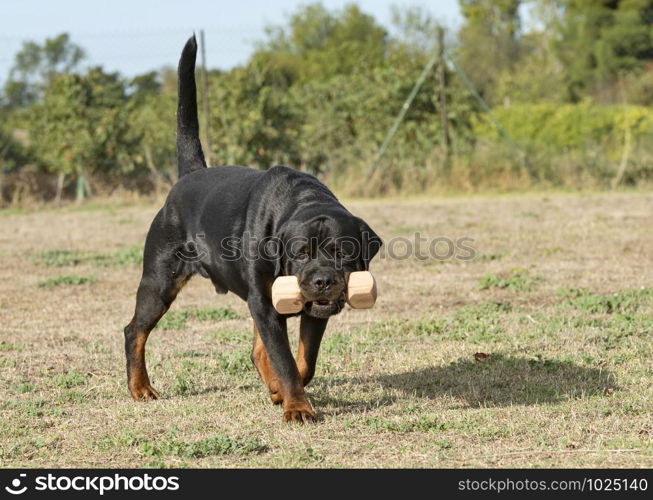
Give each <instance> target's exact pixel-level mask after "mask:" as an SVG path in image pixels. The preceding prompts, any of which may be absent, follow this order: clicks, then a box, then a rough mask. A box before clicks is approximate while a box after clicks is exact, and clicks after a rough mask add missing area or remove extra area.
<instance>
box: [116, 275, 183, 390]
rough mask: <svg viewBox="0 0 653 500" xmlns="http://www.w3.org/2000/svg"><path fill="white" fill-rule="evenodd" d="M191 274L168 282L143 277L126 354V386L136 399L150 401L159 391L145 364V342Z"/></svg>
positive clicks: (126, 341) (131, 323) (126, 345)
mask: <svg viewBox="0 0 653 500" xmlns="http://www.w3.org/2000/svg"><path fill="white" fill-rule="evenodd" d="M188 278H189V276H188V277H186V278H182V279H179V280H175V281H173V282H168V283H160V282H157V280H156V279H153V278H152V277H146V276H144V277H143V279H142V280H141V283H140V285H139V287H138V293H137V296H136V311H135V312H134V317H133V318H132V320H131V321H130V322H129V324H128V325H127V326H126V327H125V354H126V357H127V385H128V387H129V392H130V393H131V396H132V398H134V400H136V401H141V400H145V401H151V400H153V399H157V398H158V397H159V393H158V392H157V391H156V390H154V388H153V387H152V385H151V384H150V379H149V377H148V375H147V368H146V366H145V343H146V342H147V338H148V336H149V335H150V332H151V331H152V329H153V328H154V327H155V326H156V324H157V323H158V321H159V320H160V319H161V317H162V316H163V315H164V314H165V312H166V311H167V310H168V308H169V307H170V304H172V302H173V301H174V300H175V297H176V296H177V293H179V290H181V288H182V287H183V286H184V284H185V283H186V281H188Z"/></svg>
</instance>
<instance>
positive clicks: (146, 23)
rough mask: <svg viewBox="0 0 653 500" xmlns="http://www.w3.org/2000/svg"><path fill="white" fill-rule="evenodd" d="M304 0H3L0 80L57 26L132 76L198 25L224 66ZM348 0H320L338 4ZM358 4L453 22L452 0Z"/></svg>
mask: <svg viewBox="0 0 653 500" xmlns="http://www.w3.org/2000/svg"><path fill="white" fill-rule="evenodd" d="M306 3H311V2H308V1H306V0H303V1H302V0H267V1H266V0H239V1H238V0H237V1H233V0H230V1H224V0H213V1H210V0H185V1H173V0H158V1H155V0H131V1H126V0H112V1H104V0H58V1H46V0H3V1H2V15H1V16H0V82H2V81H4V80H5V79H6V76H7V73H8V72H9V69H10V68H11V66H12V63H13V58H14V54H15V53H16V52H17V51H18V50H19V49H20V47H21V44H22V42H23V41H24V40H35V41H38V42H42V41H43V40H44V39H45V38H46V37H48V36H52V35H55V34H57V33H61V32H64V31H65V32H68V33H70V34H71V36H72V39H73V41H74V42H76V43H78V44H79V45H81V46H82V47H84V48H85V49H86V51H87V54H88V61H87V62H88V63H89V64H100V65H102V66H104V67H105V68H106V69H107V70H111V71H120V72H121V73H123V74H125V75H128V76H133V75H135V74H138V73H142V72H145V71H148V70H151V69H157V68H159V67H161V66H164V65H172V66H175V65H176V62H177V58H178V57H179V53H180V51H181V47H182V46H183V43H184V41H185V40H186V38H187V37H188V36H189V35H190V34H191V33H192V31H193V30H199V29H204V30H205V33H206V39H207V40H206V43H207V64H208V66H209V67H210V68H214V67H219V68H229V67H232V66H234V65H237V64H239V63H242V62H244V61H245V60H247V57H248V56H249V55H250V53H251V51H252V47H253V45H254V42H255V41H257V40H261V39H262V38H263V36H264V28H265V27H266V26H267V25H269V24H282V23H283V22H284V20H285V19H286V18H287V15H288V14H289V13H291V12H293V11H294V10H295V9H296V8H297V6H300V5H304V4H306ZM348 3H352V2H351V0H349V1H348V0H323V1H322V4H323V5H325V6H326V7H327V8H330V9H332V8H336V9H337V8H340V7H342V6H344V5H346V4H348ZM354 3H357V4H358V5H359V6H360V7H361V8H362V9H363V10H364V11H365V12H368V13H370V14H372V15H373V16H374V17H375V18H376V19H377V20H378V21H379V22H380V23H381V24H384V25H386V26H388V25H389V24H390V7H391V6H392V5H396V6H399V7H401V6H409V5H420V6H422V7H424V8H425V9H427V10H428V11H429V12H431V13H432V14H433V15H434V16H435V17H436V18H437V19H439V20H440V21H441V22H443V23H444V24H445V25H448V26H451V27H456V26H458V25H459V24H460V21H461V17H460V13H459V9H458V0H431V1H427V0H425V1H421V0H414V1H406V0H359V1H357V2H354Z"/></svg>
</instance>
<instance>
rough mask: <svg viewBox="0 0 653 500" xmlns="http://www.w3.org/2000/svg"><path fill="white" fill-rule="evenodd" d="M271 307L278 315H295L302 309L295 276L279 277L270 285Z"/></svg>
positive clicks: (302, 301)
mask: <svg viewBox="0 0 653 500" xmlns="http://www.w3.org/2000/svg"><path fill="white" fill-rule="evenodd" d="M272 305H273V306H274V308H275V309H276V310H277V312H278V313H279V314H295V313H298V312H299V311H301V310H302V308H303V307H304V300H303V297H302V292H301V291H300V289H299V282H298V281H297V276H279V277H278V278H277V279H276V280H274V283H273V284H272Z"/></svg>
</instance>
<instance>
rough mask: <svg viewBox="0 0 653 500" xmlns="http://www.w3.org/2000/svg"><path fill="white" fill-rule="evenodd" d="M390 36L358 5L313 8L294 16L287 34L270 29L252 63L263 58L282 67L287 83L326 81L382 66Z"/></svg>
mask: <svg viewBox="0 0 653 500" xmlns="http://www.w3.org/2000/svg"><path fill="white" fill-rule="evenodd" d="M387 37H388V34H387V32H386V30H385V29H384V28H383V27H381V26H379V25H378V24H377V23H376V21H375V20H374V18H373V17H372V16H370V15H368V14H365V13H363V12H362V11H361V10H360V9H359V8H358V6H356V5H348V6H346V7H345V8H344V9H342V10H341V11H335V12H330V11H328V10H326V9H325V8H324V7H323V6H322V5H321V4H311V5H308V6H305V7H302V8H300V9H299V10H298V11H297V12H296V13H295V14H293V15H292V16H291V17H290V22H289V27H288V29H287V30H284V29H282V28H276V29H275V28H269V29H268V40H267V41H266V42H264V43H263V44H261V45H260V47H259V49H258V50H257V52H256V54H254V56H253V62H256V61H257V60H258V61H259V62H260V61H263V60H265V61H267V62H268V63H270V64H271V65H272V66H273V67H275V68H276V69H277V70H281V69H283V72H284V73H285V74H286V77H287V83H293V81H294V80H295V79H297V80H299V81H300V82H305V81H310V80H322V79H326V78H329V77H331V76H334V75H342V74H353V73H357V72H364V71H366V70H369V69H370V68H373V67H376V66H378V65H379V64H382V63H383V61H384V57H385V51H386V48H387Z"/></svg>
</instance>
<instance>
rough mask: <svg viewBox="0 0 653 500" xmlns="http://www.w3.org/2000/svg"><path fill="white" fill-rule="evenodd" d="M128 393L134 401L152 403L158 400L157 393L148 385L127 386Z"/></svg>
mask: <svg viewBox="0 0 653 500" xmlns="http://www.w3.org/2000/svg"><path fill="white" fill-rule="evenodd" d="M129 392H130V393H131V395H132V398H133V399H134V401H148V402H149V401H154V400H155V399H159V398H160V397H161V396H159V393H158V392H157V391H156V390H155V389H154V387H152V386H151V385H150V384H149V383H147V384H142V385H139V386H135V385H133V386H129Z"/></svg>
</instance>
